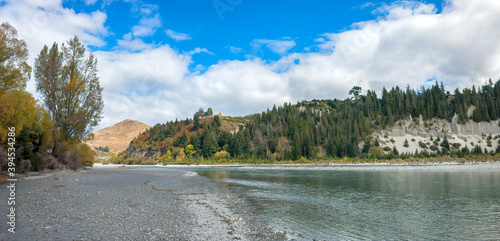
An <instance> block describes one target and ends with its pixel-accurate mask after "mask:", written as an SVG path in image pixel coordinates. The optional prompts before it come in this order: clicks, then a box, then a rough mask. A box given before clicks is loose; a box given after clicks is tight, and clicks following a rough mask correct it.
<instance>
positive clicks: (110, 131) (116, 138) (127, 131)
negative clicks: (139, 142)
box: [85, 119, 151, 153]
mask: <svg viewBox="0 0 500 241" xmlns="http://www.w3.org/2000/svg"><path fill="white" fill-rule="evenodd" d="M149 128H151V126H149V125H146V124H144V123H142V122H140V121H136V120H132V119H125V120H123V121H120V122H118V123H116V124H114V125H112V126H108V127H105V128H102V129H100V130H98V131H95V132H92V134H93V135H94V138H93V139H92V140H88V141H86V142H85V143H86V144H87V145H89V146H90V147H91V148H93V149H97V148H98V147H103V148H104V147H108V148H109V152H111V153H119V152H122V151H124V150H125V149H127V147H128V146H129V144H130V142H131V141H132V140H133V139H134V138H135V137H137V136H138V135H139V134H141V133H142V132H144V131H145V130H147V129H149Z"/></svg>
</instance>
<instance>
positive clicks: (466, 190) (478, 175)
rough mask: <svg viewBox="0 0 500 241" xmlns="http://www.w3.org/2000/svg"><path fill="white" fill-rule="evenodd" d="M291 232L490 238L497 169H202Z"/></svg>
mask: <svg viewBox="0 0 500 241" xmlns="http://www.w3.org/2000/svg"><path fill="white" fill-rule="evenodd" d="M198 173H199V174H200V175H203V176H207V177H210V178H213V179H217V180H218V181H219V183H221V185H225V186H227V187H228V188H230V189H232V190H235V191H237V192H240V193H242V194H243V195H245V196H247V197H248V199H249V200H250V202H251V203H252V205H254V207H255V209H256V211H257V212H258V214H259V215H260V216H261V217H262V218H263V219H264V220H266V221H267V222H268V223H269V225H271V226H272V227H274V228H275V229H277V230H280V231H286V232H287V234H289V235H290V237H292V238H297V239H301V238H304V239H475V240H476V239H495V238H499V237H500V231H499V230H500V229H499V227H500V215H499V214H500V201H499V200H500V173H499V172H498V171H326V170H325V171H323V170H203V171H198Z"/></svg>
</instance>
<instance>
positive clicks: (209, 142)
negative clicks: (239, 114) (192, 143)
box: [203, 131, 218, 158]
mask: <svg viewBox="0 0 500 241" xmlns="http://www.w3.org/2000/svg"><path fill="white" fill-rule="evenodd" d="M217 148H218V144H217V137H216V136H215V133H214V132H213V131H209V132H208V133H207V134H206V136H205V139H204V140H203V156H204V157H205V158H210V157H212V156H213V155H214V154H215V153H216V152H217Z"/></svg>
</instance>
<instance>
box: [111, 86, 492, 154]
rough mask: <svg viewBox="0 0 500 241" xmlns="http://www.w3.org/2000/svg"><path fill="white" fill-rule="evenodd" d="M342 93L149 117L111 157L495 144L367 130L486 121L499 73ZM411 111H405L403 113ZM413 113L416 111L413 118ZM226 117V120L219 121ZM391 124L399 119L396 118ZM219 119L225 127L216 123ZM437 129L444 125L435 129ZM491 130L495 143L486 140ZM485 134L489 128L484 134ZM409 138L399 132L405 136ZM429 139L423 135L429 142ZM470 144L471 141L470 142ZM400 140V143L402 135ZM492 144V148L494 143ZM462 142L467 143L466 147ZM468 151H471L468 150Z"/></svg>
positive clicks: (447, 150) (451, 150)
mask: <svg viewBox="0 0 500 241" xmlns="http://www.w3.org/2000/svg"><path fill="white" fill-rule="evenodd" d="M349 94H350V96H352V97H351V98H348V99H345V100H338V99H333V100H312V101H303V102H301V103H297V104H296V105H292V104H290V103H285V104H284V105H283V106H279V107H276V106H274V107H273V108H272V109H268V110H266V111H263V112H262V113H259V114H254V115H250V116H247V117H244V118H243V117H238V118H231V117H223V116H221V115H215V116H214V115H212V113H211V112H212V111H211V109H210V113H209V114H206V113H204V112H203V110H202V109H200V111H199V112H197V113H196V114H195V115H194V117H193V119H187V120H183V121H177V120H176V121H175V122H168V123H165V124H157V125H156V126H154V127H153V128H151V129H149V130H147V131H146V132H144V133H142V134H141V135H139V136H138V137H137V138H136V139H135V140H133V141H132V142H131V144H130V146H129V148H128V149H127V151H126V152H125V153H122V155H121V156H120V157H119V158H118V159H115V161H120V162H126V163H130V164H132V163H137V164H138V163H154V162H158V161H160V162H169V161H176V160H177V161H179V160H183V161H186V160H185V159H188V158H205V159H207V158H214V159H222V158H240V159H248V158H257V159H275V160H292V161H294V160H299V159H301V158H302V159H304V158H307V159H326V158H337V157H364V158H374V157H376V158H394V157H402V158H405V157H409V156H413V155H416V156H421V157H423V156H438V155H451V156H452V157H453V156H457V155H458V156H464V155H469V154H482V153H484V152H485V151H486V152H488V154H494V153H495V152H497V153H498V152H500V148H498V147H499V146H500V145H498V144H497V142H496V140H497V139H498V138H499V136H498V135H496V134H498V133H483V135H486V136H485V137H484V139H486V138H487V139H488V140H489V142H488V143H489V144H488V147H491V148H490V149H491V150H490V151H488V150H483V149H482V148H479V150H477V147H475V146H474V145H471V146H470V147H466V146H461V147H459V145H458V146H457V145H455V146H450V144H449V140H447V138H446V135H441V138H440V136H439V135H437V136H435V137H434V138H435V139H433V137H432V136H430V140H431V141H432V142H434V143H435V144H436V145H435V146H437V147H438V148H432V149H429V150H427V147H425V148H423V149H422V150H425V151H422V152H418V151H417V152H416V153H415V152H412V151H407V152H405V150H397V149H396V148H395V147H394V148H392V149H387V147H385V148H384V149H383V148H382V147H381V146H380V144H379V139H378V138H376V137H374V136H373V135H372V134H373V132H374V130H382V129H385V128H386V127H389V126H391V125H396V124H397V123H398V121H401V120H404V119H409V118H410V117H413V118H414V119H416V118H418V117H421V119H423V120H424V121H425V122H426V123H427V121H430V120H436V119H442V120H447V121H451V120H452V118H453V117H454V116H456V117H455V118H456V119H455V120H456V121H457V122H458V123H461V124H464V123H467V122H491V121H494V120H497V119H498V116H499V114H500V110H499V107H500V81H497V82H496V83H493V82H492V81H491V80H490V81H489V83H488V84H486V85H484V86H481V87H479V88H478V87H475V86H473V87H472V88H466V89H463V90H462V91H460V90H459V89H456V90H455V91H454V92H453V93H450V92H447V91H445V88H444V86H443V84H442V83H441V84H438V83H437V82H436V84H435V85H433V86H431V87H430V88H424V87H421V88H420V89H418V90H415V89H411V88H409V87H407V88H405V89H401V88H400V87H394V88H392V89H390V90H387V89H385V88H384V89H383V91H382V96H381V97H378V96H377V94H376V93H375V91H370V90H368V91H367V92H366V94H365V95H362V94H361V88H360V87H356V86H355V87H354V88H353V89H352V90H351V91H350V93H349ZM410 119H411V118H410ZM416 120H417V121H418V119H416ZM228 123H233V128H232V129H231V128H229V129H228V128H227V126H228ZM399 125H402V124H401V122H399ZM224 127H226V128H224ZM443 132H444V130H443ZM491 134H494V135H495V137H494V140H495V143H494V144H495V145H494V146H493V145H492V144H491V142H492V140H493V137H492V136H491ZM487 135H490V136H487ZM408 141H409V140H407V142H408ZM429 144H430V143H429ZM472 144H474V143H472ZM405 146H408V145H407V143H405ZM495 147H496V149H495ZM466 149H467V150H466ZM471 152H472V153H471Z"/></svg>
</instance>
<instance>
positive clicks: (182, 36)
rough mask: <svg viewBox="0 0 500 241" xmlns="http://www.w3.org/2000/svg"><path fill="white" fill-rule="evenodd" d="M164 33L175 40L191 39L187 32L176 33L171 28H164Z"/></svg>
mask: <svg viewBox="0 0 500 241" xmlns="http://www.w3.org/2000/svg"><path fill="white" fill-rule="evenodd" d="M165 34H166V35H167V36H168V37H169V38H171V39H173V40H175V41H181V40H190V39H191V36H189V34H185V33H177V32H174V31H172V30H171V29H167V30H165Z"/></svg>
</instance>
